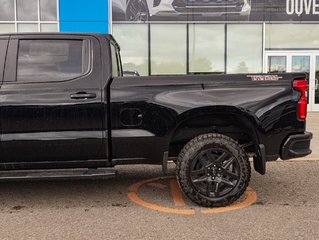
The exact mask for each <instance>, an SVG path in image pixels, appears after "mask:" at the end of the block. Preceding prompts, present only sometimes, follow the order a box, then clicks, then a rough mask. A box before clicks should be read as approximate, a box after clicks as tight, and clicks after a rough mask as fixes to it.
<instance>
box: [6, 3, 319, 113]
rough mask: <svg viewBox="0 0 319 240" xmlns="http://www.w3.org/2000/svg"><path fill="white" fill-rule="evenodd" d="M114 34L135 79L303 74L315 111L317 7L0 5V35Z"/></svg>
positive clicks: (318, 100)
mask: <svg viewBox="0 0 319 240" xmlns="http://www.w3.org/2000/svg"><path fill="white" fill-rule="evenodd" d="M57 31H59V32H100V33H112V34H113V35H114V36H115V38H116V39H117V41H118V42H119V44H120V46H121V53H122V62H123V67H124V70H127V71H138V73H139V74H140V75H165V74H208V73H213V74H221V73H226V74H233V73H282V72H307V73H308V77H309V93H308V96H309V110H310V111H319V89H318V86H317V85H318V80H317V79H319V0H224V1H223V0H196V1H195V0H113V1H112V0H109V1H108V0H90V1H88V0H0V33H1V32H57Z"/></svg>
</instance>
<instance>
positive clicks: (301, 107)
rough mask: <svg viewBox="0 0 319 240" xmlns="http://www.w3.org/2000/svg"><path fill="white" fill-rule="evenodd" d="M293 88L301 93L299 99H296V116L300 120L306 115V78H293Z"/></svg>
mask: <svg viewBox="0 0 319 240" xmlns="http://www.w3.org/2000/svg"><path fill="white" fill-rule="evenodd" d="M294 89H295V90H297V91H299V92H300V93H301V96H300V99H299V101H298V110H297V117H298V119H300V120H305V119H306V117H307V104H308V103H307V89H308V81H307V80H295V81H294Z"/></svg>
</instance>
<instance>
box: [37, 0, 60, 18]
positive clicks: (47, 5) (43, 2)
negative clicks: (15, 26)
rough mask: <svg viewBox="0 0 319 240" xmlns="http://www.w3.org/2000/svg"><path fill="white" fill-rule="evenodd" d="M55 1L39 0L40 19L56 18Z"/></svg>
mask: <svg viewBox="0 0 319 240" xmlns="http://www.w3.org/2000/svg"><path fill="white" fill-rule="evenodd" d="M56 12H57V2H56V1H52V0H40V18H41V21H56V20H57V14H56Z"/></svg>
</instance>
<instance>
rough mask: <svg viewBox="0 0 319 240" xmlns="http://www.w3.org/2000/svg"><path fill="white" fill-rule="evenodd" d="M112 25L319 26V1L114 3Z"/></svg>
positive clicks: (115, 0)
mask: <svg viewBox="0 0 319 240" xmlns="http://www.w3.org/2000/svg"><path fill="white" fill-rule="evenodd" d="M112 8H113V12H112V13H113V21H115V22H116V21H117V22H119V21H120V22H127V21H129V22H148V21H152V22H153V21H154V22H157V21H181V22H185V21H186V22H197V21H212V22H214V21H216V22H228V21H262V22H264V21H265V22H272V21H276V22H277V21H284V22H294V21H297V22H303V21H304V22H306V21H318V22H319V0H113V2H112Z"/></svg>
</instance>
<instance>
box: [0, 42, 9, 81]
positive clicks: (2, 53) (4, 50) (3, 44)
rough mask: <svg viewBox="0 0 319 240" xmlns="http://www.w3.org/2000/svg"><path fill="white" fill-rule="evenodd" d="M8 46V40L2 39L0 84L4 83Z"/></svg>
mask: <svg viewBox="0 0 319 240" xmlns="http://www.w3.org/2000/svg"><path fill="white" fill-rule="evenodd" d="M7 44H8V40H1V39H0V82H2V77H3V71H4V63H5V58H6V55H7V54H6V53H7Z"/></svg>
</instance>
